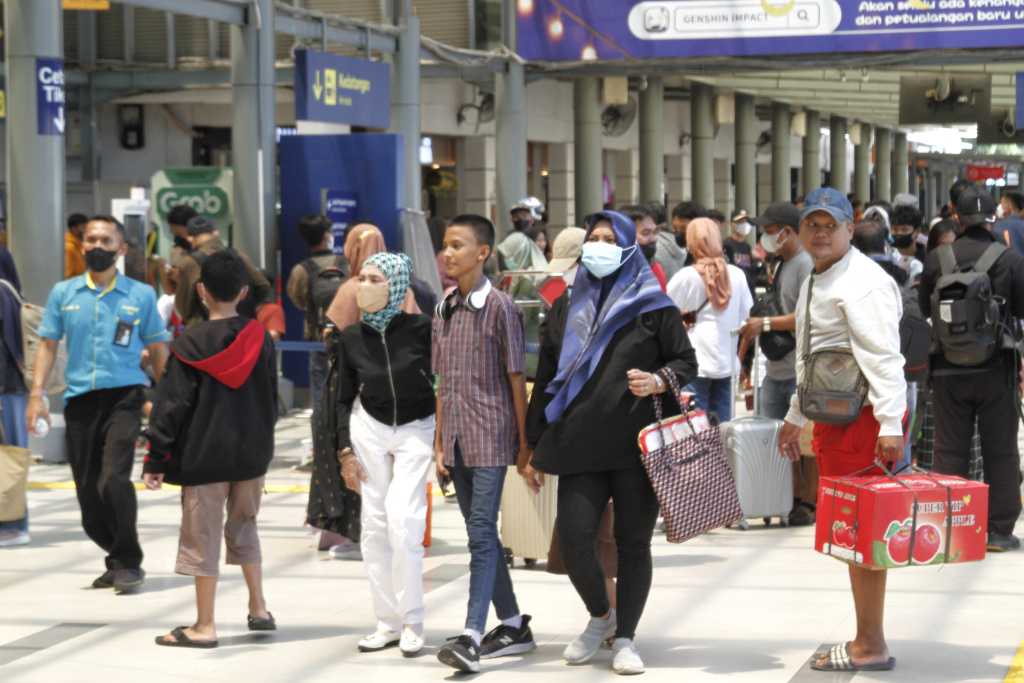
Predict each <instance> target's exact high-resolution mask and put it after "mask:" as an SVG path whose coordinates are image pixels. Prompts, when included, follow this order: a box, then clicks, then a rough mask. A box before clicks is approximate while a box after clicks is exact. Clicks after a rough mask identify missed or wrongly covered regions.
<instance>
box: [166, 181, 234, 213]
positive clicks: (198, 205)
mask: <svg viewBox="0 0 1024 683" xmlns="http://www.w3.org/2000/svg"><path fill="white" fill-rule="evenodd" d="M180 204H184V205H185V206H189V207H192V208H193V209H195V211H196V213H198V214H200V215H202V216H207V217H209V218H216V217H218V216H222V215H224V212H225V211H226V210H227V205H228V196H227V194H225V192H224V190H222V189H220V188H219V187H169V188H166V189H163V190H160V191H159V192H157V194H156V208H157V212H158V213H159V214H160V215H161V216H163V217H165V218H166V217H167V213H168V212H169V211H170V210H171V209H172V208H174V207H175V206H178V205H180Z"/></svg>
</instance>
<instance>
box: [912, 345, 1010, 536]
mask: <svg viewBox="0 0 1024 683" xmlns="http://www.w3.org/2000/svg"><path fill="white" fill-rule="evenodd" d="M940 373H942V371H941V370H940V371H938V373H937V374H936V376H934V377H933V378H932V401H933V410H934V413H935V465H934V467H935V471H936V472H939V473H940V474H953V475H956V476H959V477H966V476H967V470H968V467H969V465H970V456H971V437H972V435H973V434H974V419H975V416H977V419H978V433H979V434H980V436H981V461H982V467H983V468H984V473H985V476H984V481H985V483H986V484H988V486H989V489H988V530H989V532H995V533H1000V534H1012V533H1013V526H1014V524H1016V522H1017V518H1018V517H1019V516H1020V511H1021V502H1020V484H1021V473H1020V453H1019V452H1018V450H1017V428H1018V416H1017V401H1018V398H1017V383H1018V381H1019V378H1018V376H1017V372H1016V369H1015V368H1013V367H1012V366H1007V365H1006V364H1004V365H1003V366H1000V368H998V369H996V370H987V371H983V372H975V373H965V374H940Z"/></svg>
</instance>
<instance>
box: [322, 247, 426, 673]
mask: <svg viewBox="0 0 1024 683" xmlns="http://www.w3.org/2000/svg"><path fill="white" fill-rule="evenodd" d="M411 272H412V262H411V261H410V260H409V257H408V256H406V255H405V254H400V253H388V252H383V253H379V254H374V255H373V256H371V257H369V258H368V259H366V261H364V262H363V266H362V268H360V270H359V284H358V285H357V288H356V299H357V302H358V305H359V308H360V309H361V310H362V315H361V320H360V322H358V323H356V324H354V325H350V326H348V327H346V328H345V329H344V330H342V331H341V332H340V334H339V337H338V339H337V343H336V344H333V345H332V346H333V348H334V362H333V368H334V369H333V370H332V373H333V374H334V375H336V377H337V387H338V391H337V392H336V393H335V392H333V391H331V392H330V394H329V401H328V402H325V404H324V405H325V408H324V410H327V411H330V412H331V413H333V414H334V415H336V416H337V425H336V431H335V434H336V435H337V437H336V443H335V444H334V446H335V448H336V452H337V453H338V458H339V459H340V461H341V474H342V477H343V478H344V480H345V486H346V487H347V488H348V489H350V490H352V491H355V492H357V493H359V494H361V495H362V510H361V521H362V536H361V539H360V540H361V546H362V550H363V562H364V564H365V566H366V573H367V574H368V575H369V578H370V595H371V597H372V598H373V610H374V612H375V614H376V617H377V630H376V631H375V632H373V633H371V634H370V635H368V636H366V637H365V638H363V639H362V640H360V641H359V649H360V651H362V652H372V651H377V650H382V649H384V648H385V647H387V646H389V645H394V644H395V643H399V648H400V649H401V651H402V654H404V655H406V656H411V655H414V654H416V653H417V652H419V651H420V650H422V649H423V612H424V604H423V535H424V533H425V532H426V528H427V499H426V495H425V490H426V485H427V474H428V472H429V471H430V468H431V465H432V464H433V462H434V429H435V426H436V418H435V412H436V409H437V403H436V401H435V398H434V384H433V375H432V374H431V371H430V351H431V340H432V338H431V319H430V318H429V317H428V316H425V315H418V314H417V315H410V314H408V313H403V312H401V311H400V310H399V308H398V307H399V306H400V305H401V303H402V301H403V300H404V299H405V293H406V291H407V290H408V289H409V277H410V274H411ZM357 398H358V399H359V400H358V402H357V401H356V399H357ZM314 478H315V477H314Z"/></svg>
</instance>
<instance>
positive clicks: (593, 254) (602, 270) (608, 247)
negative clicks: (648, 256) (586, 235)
mask: <svg viewBox="0 0 1024 683" xmlns="http://www.w3.org/2000/svg"><path fill="white" fill-rule="evenodd" d="M629 249H630V250H633V249H636V245H635V244H634V245H633V246H632V247H630V248H629ZM625 252H626V250H625V249H623V248H622V247H619V246H616V245H614V244H607V243H606V242H587V243H586V244H584V245H583V256H582V258H581V260H582V262H583V265H585V266H586V267H587V270H588V271H590V273H591V274H592V275H593V276H594V277H598V278H602V277H606V276H608V275H611V274H612V273H614V272H615V271H616V270H618V269H619V266H621V265H622V256H623V254H625Z"/></svg>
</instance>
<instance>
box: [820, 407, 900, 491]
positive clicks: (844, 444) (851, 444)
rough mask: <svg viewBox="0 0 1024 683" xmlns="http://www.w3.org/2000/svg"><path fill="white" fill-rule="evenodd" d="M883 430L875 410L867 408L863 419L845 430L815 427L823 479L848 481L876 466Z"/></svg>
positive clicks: (862, 411) (834, 427) (844, 428)
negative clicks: (848, 478) (838, 478)
mask: <svg viewBox="0 0 1024 683" xmlns="http://www.w3.org/2000/svg"><path fill="white" fill-rule="evenodd" d="M903 419H904V420H906V419H907V418H906V416H904V418H903ZM880 429H881V427H880V426H879V424H878V420H876V419H875V413H874V409H873V408H872V407H871V406H864V409H863V410H861V411H860V417H858V418H857V420H856V421H855V422H852V423H850V424H848V425H845V426H843V427H838V426H836V425H826V424H821V423H817V424H815V425H814V439H813V440H812V441H811V446H812V448H813V449H814V455H815V456H816V458H817V461H818V473H819V474H820V475H821V476H823V477H846V476H849V475H851V474H855V473H857V472H859V471H861V470H863V469H866V468H868V467H871V466H872V465H874V463H875V447H876V446H877V444H878V431H879V430H880ZM865 474H867V472H865Z"/></svg>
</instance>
